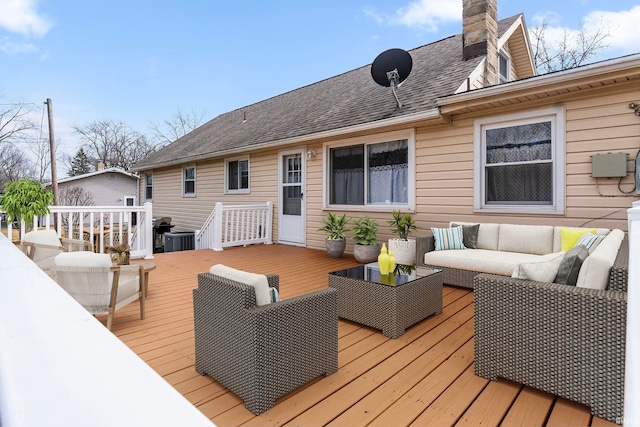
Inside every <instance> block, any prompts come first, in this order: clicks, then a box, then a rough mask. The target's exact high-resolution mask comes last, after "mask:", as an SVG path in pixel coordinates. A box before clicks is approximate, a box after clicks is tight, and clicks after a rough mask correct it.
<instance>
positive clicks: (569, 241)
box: [560, 227, 596, 252]
mask: <svg viewBox="0 0 640 427" xmlns="http://www.w3.org/2000/svg"><path fill="white" fill-rule="evenodd" d="M585 233H592V234H596V229H595V228H571V227H560V250H561V251H562V252H567V251H568V250H569V249H571V248H572V247H574V246H575V245H576V242H577V241H578V239H579V238H580V237H582V235H583V234H585Z"/></svg>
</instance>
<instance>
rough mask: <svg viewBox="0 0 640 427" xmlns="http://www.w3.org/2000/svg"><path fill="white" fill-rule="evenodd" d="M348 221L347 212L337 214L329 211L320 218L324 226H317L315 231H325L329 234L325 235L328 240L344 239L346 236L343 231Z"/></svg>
mask: <svg viewBox="0 0 640 427" xmlns="http://www.w3.org/2000/svg"><path fill="white" fill-rule="evenodd" d="M349 221H350V220H349V219H348V218H347V214H342V216H338V215H336V214H334V213H331V212H329V213H328V214H327V217H326V218H325V219H323V220H322V223H323V224H324V226H323V227H320V228H318V230H317V231H325V232H327V234H329V236H328V237H327V238H328V239H329V240H345V238H346V237H345V234H344V233H345V231H346V230H347V223H349Z"/></svg>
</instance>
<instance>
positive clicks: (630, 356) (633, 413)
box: [622, 201, 640, 426]
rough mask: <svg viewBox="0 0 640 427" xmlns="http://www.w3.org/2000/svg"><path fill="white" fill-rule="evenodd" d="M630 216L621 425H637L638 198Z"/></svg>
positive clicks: (639, 405)
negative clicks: (625, 348) (622, 418)
mask: <svg viewBox="0 0 640 427" xmlns="http://www.w3.org/2000/svg"><path fill="white" fill-rule="evenodd" d="M633 205H634V207H633V208H631V209H629V210H628V211H627V214H628V218H629V283H628V285H627V354H626V356H625V360H626V365H625V368H626V369H625V378H624V420H622V421H624V425H625V426H640V365H638V360H639V359H640V201H638V202H635V203H634V204H633Z"/></svg>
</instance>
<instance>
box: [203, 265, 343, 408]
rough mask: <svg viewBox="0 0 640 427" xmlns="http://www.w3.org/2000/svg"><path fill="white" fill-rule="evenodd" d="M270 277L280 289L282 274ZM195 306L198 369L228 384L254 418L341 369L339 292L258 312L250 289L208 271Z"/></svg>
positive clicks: (322, 292) (316, 294)
mask: <svg viewBox="0 0 640 427" xmlns="http://www.w3.org/2000/svg"><path fill="white" fill-rule="evenodd" d="M267 279H268V281H269V286H271V287H275V288H276V289H277V288H278V286H279V281H278V276H275V275H271V276H267ZM193 305H194V307H193V310H194V323H195V357H196V371H197V372H198V373H200V374H201V375H205V374H206V375H209V376H211V377H212V378H214V379H215V380H217V381H219V382H220V383H222V384H223V385H224V386H225V387H227V388H228V389H229V390H231V391H232V392H233V393H235V394H236V395H237V396H238V397H240V398H241V399H243V400H244V405H245V407H246V408H247V409H248V410H249V411H251V412H252V413H254V414H256V415H258V414H260V413H262V412H264V411H266V410H268V409H269V408H271V407H273V406H274V404H275V400H276V399H277V398H278V397H280V396H283V395H284V394H286V393H288V392H290V391H291V390H294V389H296V388H298V387H300V386H301V385H303V384H305V383H307V382H308V381H310V380H312V379H313V378H316V377H318V376H320V375H325V376H327V375H330V374H332V373H334V372H335V371H336V370H337V369H338V299H337V290H335V289H331V288H328V289H323V290H320V291H316V292H312V293H309V294H305V295H301V296H298V297H294V298H290V299H287V300H283V301H279V302H275V303H271V304H267V305H262V306H256V294H255V291H254V289H253V288H252V287H250V286H248V285H245V284H243V283H239V282H236V281H233V280H230V279H226V278H222V277H219V276H215V275H213V274H210V273H202V274H200V275H198V288H197V289H194V291H193Z"/></svg>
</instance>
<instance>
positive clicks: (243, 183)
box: [225, 158, 249, 193]
mask: <svg viewBox="0 0 640 427" xmlns="http://www.w3.org/2000/svg"><path fill="white" fill-rule="evenodd" d="M248 192H249V159H248V158H242V159H230V160H226V161H225V193H248Z"/></svg>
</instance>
